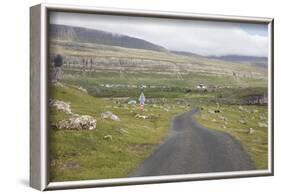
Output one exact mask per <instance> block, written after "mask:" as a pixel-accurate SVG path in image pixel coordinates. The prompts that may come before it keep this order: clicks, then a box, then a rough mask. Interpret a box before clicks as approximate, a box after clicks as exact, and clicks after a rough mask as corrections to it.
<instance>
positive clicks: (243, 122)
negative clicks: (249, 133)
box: [239, 119, 247, 125]
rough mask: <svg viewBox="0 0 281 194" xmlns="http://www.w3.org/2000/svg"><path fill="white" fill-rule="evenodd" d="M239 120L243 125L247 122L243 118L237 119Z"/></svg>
mask: <svg viewBox="0 0 281 194" xmlns="http://www.w3.org/2000/svg"><path fill="white" fill-rule="evenodd" d="M239 122H240V123H241V124H243V125H246V124H247V122H246V121H245V120H242V119H241V120H239Z"/></svg>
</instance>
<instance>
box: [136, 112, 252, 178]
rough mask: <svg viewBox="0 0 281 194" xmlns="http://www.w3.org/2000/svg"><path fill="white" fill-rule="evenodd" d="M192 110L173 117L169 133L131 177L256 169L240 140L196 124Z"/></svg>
mask: <svg viewBox="0 0 281 194" xmlns="http://www.w3.org/2000/svg"><path fill="white" fill-rule="evenodd" d="M197 112H198V109H193V110H192V111H190V112H187V113H184V114H182V115H179V116H177V117H175V119H174V120H173V126H172V128H171V131H170V134H169V135H168V137H167V138H166V140H165V141H164V143H163V144H161V145H160V146H158V148H156V150H155V151H154V153H153V154H152V155H151V156H150V157H149V158H147V159H146V160H145V161H144V162H143V163H142V164H141V165H140V166H139V168H138V169H136V170H135V172H133V173H132V174H131V177H138V176H158V175H176V174H190V173H207V172H226V171H228V172H229V171H238V170H252V169H255V167H254V164H253V163H252V161H251V159H250V157H249V156H248V155H247V153H246V152H245V151H244V150H243V147H242V146H241V145H240V143H239V142H238V141H237V140H235V139H234V138H233V137H231V136H230V135H228V134H226V133H223V132H219V131H215V130H213V129H208V128H205V127H203V126H201V125H200V124H198V123H197V122H196V121H195V120H194V119H193V118H192V116H193V115H194V114H196V113H197Z"/></svg>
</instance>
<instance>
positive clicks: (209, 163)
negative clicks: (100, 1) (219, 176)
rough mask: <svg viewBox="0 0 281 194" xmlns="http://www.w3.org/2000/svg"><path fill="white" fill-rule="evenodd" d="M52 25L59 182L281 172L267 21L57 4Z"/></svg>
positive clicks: (53, 149) (53, 138)
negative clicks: (274, 146)
mask: <svg viewBox="0 0 281 194" xmlns="http://www.w3.org/2000/svg"><path fill="white" fill-rule="evenodd" d="M46 29H47V45H48V47H47V49H48V52H47V53H48V54H47V71H48V77H47V79H48V97H47V106H48V130H47V133H48V169H49V171H48V173H49V174H48V178H49V181H50V182H65V181H81V180H101V179H120V178H121V179H122V178H129V179H138V178H141V177H166V178H169V177H170V176H182V175H200V177H203V178H204V176H206V177H208V176H210V175H211V174H212V173H226V175H230V174H231V173H234V174H235V175H241V176H245V175H247V173H248V174H251V173H253V174H254V173H258V172H268V171H271V170H270V169H271V167H270V165H271V117H270V114H271V111H272V101H271V94H270V93H271V82H272V77H271V70H272V67H271V62H270V59H269V58H270V57H271V54H270V51H269V48H270V47H271V43H270V33H271V32H270V28H269V25H268V23H265V22H264V23H262V22H243V21H223V20H211V19H201V20H200V19H193V18H189V19H188V18H180V17H178V18H173V17H157V16H155V17H147V16H142V15H130V14H127V15H126V14H107V13H103V14H102V13H91V12H85V11H84V12H79V11H69V10H67V11H64V10H50V11H49V12H48V18H47V28H46ZM229 173H230V174H229ZM126 180H127V179H126Z"/></svg>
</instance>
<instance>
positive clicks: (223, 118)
mask: <svg viewBox="0 0 281 194" xmlns="http://www.w3.org/2000/svg"><path fill="white" fill-rule="evenodd" d="M218 118H219V119H220V120H223V121H225V120H226V118H225V117H224V116H222V115H219V116H218Z"/></svg>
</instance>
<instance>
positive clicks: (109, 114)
mask: <svg viewBox="0 0 281 194" xmlns="http://www.w3.org/2000/svg"><path fill="white" fill-rule="evenodd" d="M101 118H102V119H111V120H113V121H120V118H119V117H118V116H117V115H115V114H113V113H112V112H110V111H106V112H103V113H101Z"/></svg>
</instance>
